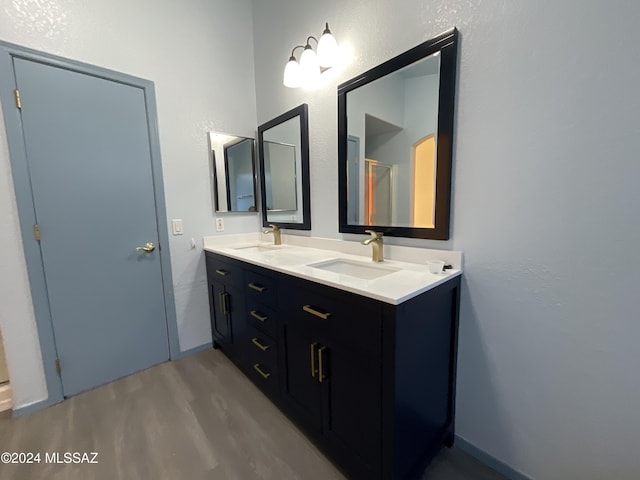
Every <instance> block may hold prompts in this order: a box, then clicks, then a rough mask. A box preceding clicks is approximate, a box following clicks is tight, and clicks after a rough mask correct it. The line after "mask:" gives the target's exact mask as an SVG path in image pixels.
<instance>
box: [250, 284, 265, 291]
mask: <svg viewBox="0 0 640 480" xmlns="http://www.w3.org/2000/svg"><path fill="white" fill-rule="evenodd" d="M249 288H253V289H254V290H255V291H257V292H260V293H262V292H264V291H265V290H266V289H267V287H263V286H262V285H258V284H257V283H253V282H251V283H250V284H249Z"/></svg>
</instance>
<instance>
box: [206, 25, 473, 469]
mask: <svg viewBox="0 0 640 480" xmlns="http://www.w3.org/2000/svg"><path fill="white" fill-rule="evenodd" d="M457 38H458V33H457V30H456V29H452V30H450V31H448V32H445V33H443V34H441V35H439V36H437V37H434V38H433V39H430V40H428V41H426V42H424V43H422V44H420V45H418V46H416V47H414V48H412V49H410V50H408V51H406V52H404V53H402V54H400V55H398V56H397V57H394V58H392V59H391V60H388V61H386V62H384V63H382V64H380V65H378V66H376V67H374V68H373V69H371V70H369V71H368V72H365V73H363V74H361V75H359V76H357V77H355V78H353V79H351V80H349V81H347V82H344V83H342V84H341V85H339V86H338V90H337V93H338V97H337V100H338V122H337V127H338V158H337V160H338V165H337V167H338V189H337V192H336V193H337V195H338V204H339V218H338V225H337V227H338V232H339V233H348V234H362V235H365V234H367V235H368V234H371V236H370V237H369V238H366V239H365V240H363V241H362V243H363V244H364V245H362V244H361V243H359V242H350V241H340V240H330V239H318V238H314V237H308V236H297V235H290V236H289V235H287V238H286V241H284V242H283V243H284V244H280V245H274V243H280V242H279V240H280V230H279V228H283V229H287V230H306V231H309V230H311V196H310V183H311V179H310V176H309V172H310V168H309V164H310V158H309V121H308V118H309V108H308V105H307V104H302V105H300V106H298V107H296V108H293V109H291V110H289V111H288V112H285V113H283V114H281V115H279V116H277V117H276V118H273V119H272V120H269V121H268V122H266V123H264V124H262V125H260V126H258V129H257V141H256V144H255V145H254V143H253V139H250V138H243V137H236V136H229V135H225V134H220V133H216V132H211V133H210V147H211V163H212V170H213V183H214V189H213V190H214V197H215V206H216V211H217V212H224V213H227V212H238V214H239V212H245V213H246V214H248V215H251V214H253V213H252V212H256V211H260V214H261V217H262V225H263V227H265V228H266V227H267V226H271V230H266V231H265V232H264V233H263V234H259V233H255V234H254V235H241V236H225V237H211V238H207V239H205V245H204V246H205V251H206V253H205V255H206V266H207V279H208V288H209V303H210V310H211V330H212V336H213V342H214V347H218V348H220V349H221V350H222V351H223V352H224V353H225V354H226V355H227V356H228V357H229V358H230V359H231V360H232V361H233V362H234V363H235V364H236V365H237V366H238V367H239V368H240V369H241V370H242V371H243V372H244V374H245V375H247V376H248V377H249V378H250V379H251V380H252V381H253V382H254V383H255V384H256V385H257V386H258V388H260V389H261V390H262V391H263V392H264V394H265V395H267V396H268V398H270V399H271V400H272V401H273V402H274V403H275V404H276V405H277V406H278V407H279V408H280V409H281V410H282V411H283V412H284V413H285V414H287V415H288V416H289V417H290V418H291V419H292V420H293V421H294V422H295V423H296V424H297V425H298V426H299V427H300V428H301V429H302V430H303V431H304V432H306V434H307V435H308V436H309V437H310V438H311V439H312V440H313V441H314V442H315V444H316V445H318V446H319V447H320V448H321V449H322V450H323V451H324V452H325V453H326V454H327V455H328V456H329V457H330V458H331V459H332V460H333V461H334V462H335V463H336V464H337V465H338V466H340V468H341V469H342V470H343V471H344V472H345V473H346V474H347V476H348V477H349V478H354V479H366V480H370V479H409V478H419V477H420V476H421V474H422V473H423V471H424V469H425V466H426V465H427V463H428V462H429V461H430V460H431V459H432V458H433V456H434V455H435V454H436V453H437V452H438V451H439V450H440V448H441V447H442V445H443V444H445V445H448V446H450V445H451V444H452V443H453V439H454V406H455V384H456V349H457V336H458V310H459V302H460V275H461V254H460V253H459V252H450V251H441V250H428V249H422V248H409V247H400V246H396V245H389V246H383V240H382V235H383V234H384V235H385V236H395V237H411V238H414V239H415V238H417V239H432V240H447V239H448V238H449V223H450V222H449V218H450V216H449V209H450V197H451V165H452V150H453V141H452V138H453V125H454V122H453V114H454V105H455V103H454V94H455V79H456V65H457ZM254 147H255V148H254ZM254 151H257V152H258V169H257V173H256V170H254V169H253V165H254V158H253V154H254ZM256 178H259V185H260V188H257V185H256ZM258 193H259V197H260V198H259V199H258ZM258 200H259V201H258ZM332 214H333V212H332ZM267 234H273V236H270V235H269V236H265V235H267ZM366 245H369V246H366ZM436 260H437V261H438V262H439V263H436V262H432V265H430V266H431V267H432V268H433V265H438V266H439V267H440V269H438V268H436V269H435V270H434V273H431V272H430V268H429V267H428V266H427V261H436ZM443 264H445V265H447V266H448V268H447V269H442V265H443Z"/></svg>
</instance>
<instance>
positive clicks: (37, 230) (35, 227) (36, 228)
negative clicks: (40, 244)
mask: <svg viewBox="0 0 640 480" xmlns="http://www.w3.org/2000/svg"><path fill="white" fill-rule="evenodd" d="M33 236H34V237H35V239H36V240H37V241H40V225H38V224H37V223H36V224H34V225H33Z"/></svg>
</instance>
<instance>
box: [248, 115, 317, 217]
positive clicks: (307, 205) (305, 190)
mask: <svg viewBox="0 0 640 480" xmlns="http://www.w3.org/2000/svg"><path fill="white" fill-rule="evenodd" d="M308 110H309V107H308V106H307V104H306V103H303V104H302V105H298V106H297V107H295V108H293V109H291V110H289V111H288V112H285V113H283V114H282V115H278V116H277V117H276V118H274V119H272V120H269V121H268V122H266V123H264V124H262V125H260V126H259V127H258V163H259V170H260V173H259V175H260V202H261V209H260V210H262V226H263V227H268V226H269V225H276V226H277V227H279V228H286V229H290V230H311V188H310V180H309V113H308ZM296 117H299V119H300V167H301V168H300V175H302V179H301V180H302V222H301V223H292V222H270V221H268V220H267V215H268V213H269V212H268V211H267V208H266V205H267V194H266V190H265V188H266V186H265V180H266V179H265V174H264V149H263V142H264V138H263V137H264V132H265V131H266V130H269V129H270V128H273V127H275V126H277V125H280V124H281V123H284V122H286V121H287V120H291V119H293V118H296Z"/></svg>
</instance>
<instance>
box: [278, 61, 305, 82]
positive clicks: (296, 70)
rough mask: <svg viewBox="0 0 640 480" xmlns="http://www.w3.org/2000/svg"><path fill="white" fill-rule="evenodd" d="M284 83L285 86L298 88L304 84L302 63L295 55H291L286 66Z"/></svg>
mask: <svg viewBox="0 0 640 480" xmlns="http://www.w3.org/2000/svg"><path fill="white" fill-rule="evenodd" d="M282 83H284V86H285V87H289V88H298V87H299V86H300V85H302V71H301V68H300V64H299V63H298V62H296V59H295V58H294V57H291V58H290V59H289V61H288V62H287V65H286V66H285V67H284V78H283V81H282Z"/></svg>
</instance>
